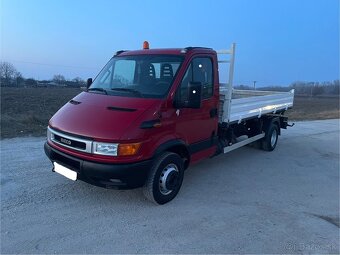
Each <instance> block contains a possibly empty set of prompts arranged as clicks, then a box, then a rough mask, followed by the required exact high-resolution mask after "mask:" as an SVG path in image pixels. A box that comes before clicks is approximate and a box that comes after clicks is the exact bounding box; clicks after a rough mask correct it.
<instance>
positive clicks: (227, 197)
mask: <svg viewBox="0 0 340 255" xmlns="http://www.w3.org/2000/svg"><path fill="white" fill-rule="evenodd" d="M338 139H339V120H327V121H313V122H299V123H297V124H296V125H295V126H294V127H293V128H290V129H289V130H287V131H283V135H282V136H281V137H280V140H279V144H278V147H277V149H276V150H275V151H274V152H269V153H268V152H264V151H260V150H256V149H253V148H249V147H247V148H241V149H239V150H237V151H234V152H232V153H230V154H227V155H221V156H218V157H216V158H213V159H209V160H205V161H203V162H201V163H200V164H198V165H196V166H193V167H191V168H190V169H189V170H188V171H187V172H186V174H185V180H184V184H183V187H182V190H181V191H180V193H179V195H178V197H177V198H176V199H175V200H173V201H172V202H170V203H169V204H166V205H164V206H155V205H153V204H151V203H149V202H148V201H146V200H145V199H144V197H143V196H142V194H141V191H140V190H139V189H137V190H132V191H114V190H105V189H102V188H97V187H94V186H90V185H88V184H85V183H82V182H80V181H77V182H72V181H70V180H67V179H65V178H64V177H62V176H59V175H58V174H56V173H52V172H51V164H50V162H49V161H48V160H47V158H46V156H45V155H44V152H43V143H44V138H14V139H6V140H3V141H1V147H2V148H1V253H319V252H326V253H339V239H338V238H339V218H338V217H339V140H338Z"/></svg>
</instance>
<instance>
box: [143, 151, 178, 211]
mask: <svg viewBox="0 0 340 255" xmlns="http://www.w3.org/2000/svg"><path fill="white" fill-rule="evenodd" d="M183 176H184V166H183V160H182V158H181V157H180V156H179V155H178V154H176V153H173V152H165V153H164V154H162V155H161V156H160V157H158V158H157V159H156V160H155V161H154V164H153V166H152V168H151V170H150V172H149V175H148V178H147V180H146V183H145V185H144V188H143V192H144V195H145V196H146V197H147V198H148V199H149V200H150V201H152V202H154V203H156V204H165V203H167V202H169V201H171V200H172V199H174V198H175V197H176V195H177V193H178V192H179V190H180V188H181V186H182V182H183Z"/></svg>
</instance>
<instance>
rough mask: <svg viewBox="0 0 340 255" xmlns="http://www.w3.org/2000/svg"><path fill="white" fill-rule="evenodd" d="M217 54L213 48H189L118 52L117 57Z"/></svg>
mask: <svg viewBox="0 0 340 255" xmlns="http://www.w3.org/2000/svg"><path fill="white" fill-rule="evenodd" d="M189 52H192V53H215V51H214V50H213V49H211V48H203V47H187V48H168V49H145V50H131V51H117V53H116V54H115V55H116V56H135V55H162V54H164V55H185V54H186V53H189Z"/></svg>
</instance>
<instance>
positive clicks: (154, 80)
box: [89, 55, 183, 98]
mask: <svg viewBox="0 0 340 255" xmlns="http://www.w3.org/2000/svg"><path fill="white" fill-rule="evenodd" d="M182 61H183V57H180V56H168V55H167V56H165V55H140V56H127V57H114V58H112V59H111V60H110V61H109V62H108V63H107V65H106V66H105V67H104V68H103V70H102V71H101V72H100V73H99V75H98V76H97V78H96V79H95V80H94V82H93V83H92V85H91V86H90V88H89V92H94V93H105V94H108V95H119V96H127V97H147V98H162V97H165V96H166V94H167V92H168V91H169V89H170V87H171V85H172V82H173V80H174V77H175V76H176V73H177V71H178V69H179V67H180V65H181V63H182Z"/></svg>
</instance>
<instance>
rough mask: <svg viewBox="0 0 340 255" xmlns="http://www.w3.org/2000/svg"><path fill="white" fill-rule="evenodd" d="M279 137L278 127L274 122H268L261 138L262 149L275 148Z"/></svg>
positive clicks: (270, 149)
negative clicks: (268, 124)
mask: <svg viewBox="0 0 340 255" xmlns="http://www.w3.org/2000/svg"><path fill="white" fill-rule="evenodd" d="M278 138H279V127H278V125H276V124H275V123H272V124H270V126H269V128H268V130H267V132H266V136H265V137H264V138H263V140H262V149H263V150H265V151H272V150H274V149H275V147H276V144H277V140H278Z"/></svg>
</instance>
